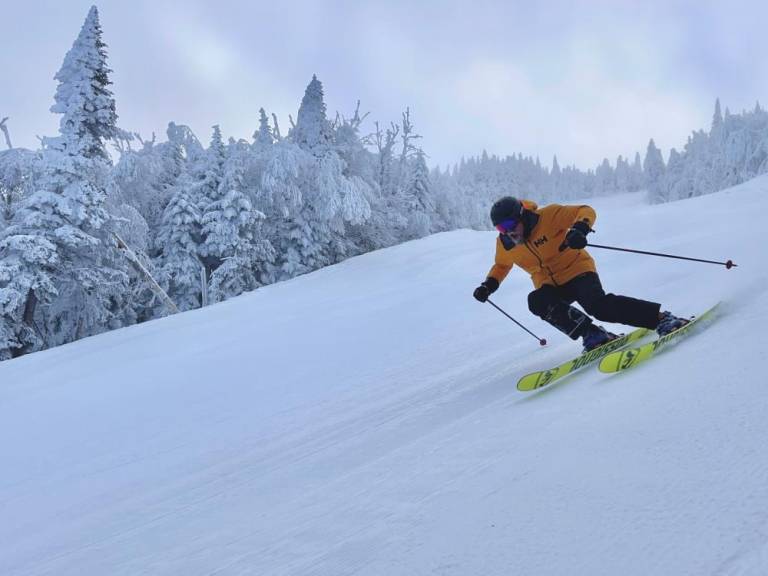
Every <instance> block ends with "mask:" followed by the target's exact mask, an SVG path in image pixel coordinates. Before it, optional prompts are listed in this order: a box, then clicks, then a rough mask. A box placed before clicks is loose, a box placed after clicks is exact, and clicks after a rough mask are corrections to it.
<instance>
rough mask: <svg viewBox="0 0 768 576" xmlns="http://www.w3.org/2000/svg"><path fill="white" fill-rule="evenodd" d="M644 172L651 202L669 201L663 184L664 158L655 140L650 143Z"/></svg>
mask: <svg viewBox="0 0 768 576" xmlns="http://www.w3.org/2000/svg"><path fill="white" fill-rule="evenodd" d="M643 171H644V174H645V186H646V188H647V190H648V198H649V200H650V201H651V202H654V203H658V202H664V201H665V200H667V198H666V190H665V186H664V182H663V178H664V158H662V156H661V151H660V150H659V149H658V148H657V147H656V144H655V143H654V141H653V138H651V140H650V142H648V149H647V150H646V153H645V162H644V163H643Z"/></svg>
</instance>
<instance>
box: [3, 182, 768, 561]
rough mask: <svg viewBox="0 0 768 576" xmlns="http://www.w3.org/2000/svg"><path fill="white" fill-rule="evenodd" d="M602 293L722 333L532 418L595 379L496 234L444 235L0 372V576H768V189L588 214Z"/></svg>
mask: <svg viewBox="0 0 768 576" xmlns="http://www.w3.org/2000/svg"><path fill="white" fill-rule="evenodd" d="M591 203H592V204H593V205H594V206H595V207H596V208H597V210H598V220H597V222H596V224H595V228H596V230H597V233H596V234H595V235H594V236H591V237H590V239H593V240H594V241H595V242H596V243H597V242H599V243H602V244H609V245H610V244H613V245H618V246H625V247H634V248H639V249H644V250H656V251H662V252H672V253H680V254H685V255H690V256H696V257H702V258H711V259H716V260H726V259H728V258H732V259H733V260H734V261H735V262H736V263H737V264H738V265H739V267H738V268H735V269H732V270H726V269H725V267H717V266H711V265H704V264H696V263H688V262H681V261H676V260H668V259H659V258H651V257H645V256H639V255H633V254H622V253H616V252H608V251H600V250H597V249H593V250H592V251H591V253H592V254H593V256H594V257H595V259H596V260H597V263H598V267H599V271H600V273H601V276H602V279H603V284H604V286H605V287H606V288H607V289H608V290H609V291H613V292H616V293H626V294H629V295H634V296H637V297H641V298H642V297H644V298H649V299H657V300H659V301H661V302H663V304H664V307H665V308H667V309H670V310H672V311H673V312H675V313H678V314H693V313H696V312H700V311H703V310H704V309H705V308H707V307H709V306H710V305H711V304H713V303H714V302H716V301H718V300H722V301H723V303H724V304H723V306H721V311H720V314H719V317H718V319H717V320H716V321H715V322H714V323H712V325H711V326H710V327H709V328H707V329H706V330H704V331H702V332H700V333H698V334H696V335H695V336H693V337H691V338H688V339H686V340H684V341H682V342H680V343H679V344H678V345H677V346H676V347H675V348H674V349H673V350H670V351H668V352H665V353H663V354H662V355H660V356H659V357H658V358H656V359H654V360H652V361H651V362H649V363H647V364H645V365H641V366H638V367H637V368H635V369H633V370H631V371H629V372H627V373H624V374H618V375H613V376H609V375H604V374H601V373H599V372H598V371H597V370H596V369H595V368H591V369H587V370H586V371H584V372H581V373H579V374H578V375H575V376H574V377H572V378H569V379H567V380H564V381H562V382H561V383H556V384H554V385H552V386H551V387H549V388H545V389H543V390H541V391H539V392H538V393H529V394H523V393H520V392H518V391H517V390H516V389H515V382H516V381H517V378H518V377H519V376H521V375H523V374H525V373H527V372H530V371H532V370H535V369H539V368H542V367H548V366H550V365H552V364H554V363H556V362H559V361H563V360H566V359H568V358H569V357H570V356H572V355H573V354H575V353H577V352H578V350H579V348H578V345H577V344H576V343H573V342H572V341H570V340H568V339H567V338H565V337H563V336H562V335H559V334H558V333H556V332H555V330H554V329H552V328H550V327H549V326H548V325H546V324H544V323H543V322H541V321H540V320H538V319H537V318H535V317H533V316H532V315H531V314H530V313H529V312H528V311H527V308H526V306H527V304H526V298H525V296H526V294H527V292H528V291H529V290H530V289H531V286H530V281H529V280H528V278H527V277H526V276H525V275H524V274H523V273H522V272H521V271H519V270H513V271H512V273H511V274H510V276H509V277H508V278H507V280H506V281H505V283H504V284H503V285H502V287H501V289H500V291H499V292H497V293H496V295H495V297H494V299H495V301H496V303H497V304H499V305H500V306H502V307H504V309H505V310H506V311H507V312H509V313H510V314H512V315H513V316H515V317H516V318H517V319H519V320H521V321H523V322H525V323H526V325H528V326H529V327H530V328H531V329H532V330H534V331H535V332H537V333H538V334H539V335H540V336H543V337H546V338H547V340H548V341H549V342H550V344H549V346H547V347H545V348H541V347H539V346H538V344H537V343H536V341H535V340H534V339H533V338H531V337H530V336H528V335H527V334H525V333H524V332H522V331H521V330H520V329H519V328H517V327H516V326H515V325H514V324H513V323H512V322H510V321H509V320H507V319H506V318H504V317H503V316H502V315H501V314H499V313H498V312H497V311H495V310H494V309H493V308H492V307H490V306H484V305H481V304H479V303H477V302H475V301H474V300H473V299H472V297H471V293H472V290H473V289H474V287H475V286H476V285H477V283H478V282H479V281H481V280H482V279H483V277H484V274H485V272H486V271H487V270H488V268H489V267H490V264H491V259H492V257H493V249H494V236H493V234H492V233H490V232H472V231H467V230H464V231H456V232H451V233H443V234H437V235H434V236H431V237H428V238H425V239H422V240H418V241H413V242H409V243H406V244H402V245H399V246H396V247H393V248H389V249H386V250H381V251H377V252H373V253H370V254H367V255H364V256H360V257H357V258H352V259H349V260H347V261H344V262H342V263H341V264H338V265H335V266H331V267H328V268H325V269H322V270H320V271H317V272H314V273H312V274H308V275H305V276H302V277H298V278H295V279H293V280H290V281H287V282H283V283H279V284H273V285H269V286H266V287H263V288H260V289H259V290H257V291H255V292H252V293H249V294H245V295H242V296H240V297H237V298H234V299H231V300H229V301H227V302H224V303H221V304H217V305H214V306H210V307H207V308H205V309H202V310H195V311H191V312H187V313H183V314H179V315H176V316H173V317H169V318H165V319H162V320H156V321H153V322H149V323H146V324H142V325H138V326H132V327H129V328H124V329H121V330H117V331H113V332H110V333H107V334H102V335H99V336H95V337H92V338H87V339H84V340H80V341H78V342H75V343H72V344H68V345H65V346H60V347H58V348H54V349H51V350H48V351H45V352H40V353H36V354H31V355H28V356H25V357H22V358H19V359H16V360H11V361H7V362H3V363H0V454H2V474H0V518H2V520H3V521H2V522H0V543H2V544H1V545H0V574H3V575H5V576H11V575H21V574H24V575H33V574H34V575H43V574H55V575H57V576H65V575H70V574H71V575H78V576H82V575H101V574H110V575H123V574H124V575H135V574H180V575H197V574H201V575H202V574H206V575H208V574H217V575H230V574H259V575H262V574H270V575H288V574H296V575H298V574H300V575H309V574H323V575H326V574H327V575H334V576H338V575H346V574H361V575H365V576H375V575H392V574H441V575H476V574H482V575H484V576H495V575H498V576H506V575H509V574H536V575H560V574H594V575H597V574H623V575H638V576H640V575H642V576H645V575H647V574H675V575H686V574H690V575H700V574H718V575H726V576H731V575H737V574H738V575H740V576H742V575H758V574H765V573H768V481H767V480H768V453H767V452H768V448H766V446H768V443H767V442H766V440H768V418H766V413H768V390H767V389H766V378H765V377H764V376H763V375H762V374H761V372H762V370H761V365H760V363H759V360H760V359H761V353H762V352H763V348H764V346H765V341H766V340H765V337H764V336H763V328H764V327H765V326H766V325H767V324H768V288H767V286H768V266H766V261H767V259H766V257H765V254H764V243H763V242H762V241H761V240H762V238H761V236H762V230H763V219H764V214H765V213H766V211H767V210H768V177H761V178H757V179H755V180H752V181H750V182H747V183H745V184H743V185H741V186H738V187H736V188H733V189H730V190H727V191H725V192H721V193H717V194H713V195H709V196H703V197H698V198H694V199H691V200H685V201H679V202H674V203H669V204H663V205H657V206H649V205H645V204H644V203H643V199H642V196H641V195H638V194H634V195H625V196H621V197H615V198H606V199H600V200H594V201H591Z"/></svg>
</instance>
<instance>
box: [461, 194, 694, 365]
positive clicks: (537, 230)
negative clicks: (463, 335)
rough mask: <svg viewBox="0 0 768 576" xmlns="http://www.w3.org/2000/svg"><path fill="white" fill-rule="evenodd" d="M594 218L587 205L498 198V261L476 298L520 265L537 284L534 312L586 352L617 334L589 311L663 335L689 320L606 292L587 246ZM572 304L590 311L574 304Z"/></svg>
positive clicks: (494, 214) (530, 302) (531, 300)
mask: <svg viewBox="0 0 768 576" xmlns="http://www.w3.org/2000/svg"><path fill="white" fill-rule="evenodd" d="M595 218H596V214H595V211H594V210H593V209H592V208H591V207H590V206H586V205H581V206H563V205H560V204H550V205H549V206H544V207H543V208H538V206H537V205H536V203H535V202H532V201H530V200H522V201H521V200H518V199H517V198H514V197H512V196H505V197H503V198H500V199H499V200H497V201H496V202H495V203H494V205H493V207H492V208H491V222H492V223H493V225H494V226H495V227H496V229H497V230H498V231H499V236H498V238H497V239H496V262H495V264H494V265H493V267H492V268H491V270H490V272H488V277H487V278H486V279H485V281H484V282H483V283H482V284H480V286H478V287H477V288H476V289H475V291H474V294H473V295H474V297H475V299H477V300H479V301H480V302H485V301H486V300H488V296H490V295H491V294H493V293H494V292H495V291H496V290H497V289H498V288H499V285H500V284H501V282H502V281H503V280H504V278H505V277H506V276H507V274H508V273H509V271H510V270H511V269H512V266H513V265H515V264H517V265H518V266H520V267H521V268H522V269H523V270H525V271H526V272H528V274H530V275H531V279H532V280H533V285H534V287H535V288H536V289H535V290H534V291H533V292H531V293H530V294H528V308H529V309H530V311H531V312H533V313H534V314H535V315H537V316H539V317H540V318H542V319H543V320H545V321H547V322H549V323H550V324H552V325H553V326H554V327H555V328H557V329H558V330H560V331H561V332H563V333H564V334H566V335H568V336H570V337H571V338H572V339H573V340H577V339H579V338H582V341H583V344H584V351H585V352H587V351H589V350H592V349H594V348H596V347H598V346H601V345H603V344H605V343H606V342H609V341H610V340H612V339H614V338H617V336H616V335H615V334H612V333H611V332H608V331H607V330H605V329H604V328H603V327H601V326H598V325H597V324H595V323H594V322H593V321H592V318H590V317H589V316H588V315H587V314H589V315H590V316H594V317H595V318H596V319H597V320H602V321H604V322H615V323H618V324H629V325H630V326H637V327H644V328H649V329H652V330H656V332H657V333H658V334H659V335H660V336H664V335H666V334H669V333H670V332H672V331H673V330H677V329H678V328H680V327H681V326H684V325H685V324H687V323H688V320H686V319H684V318H678V317H677V316H674V315H673V314H671V313H670V312H661V304H658V303H656V302H648V301H646V300H638V299H636V298H630V297H628V296H617V295H616V294H606V293H605V291H604V290H603V287H602V285H601V283H600V277H599V276H598V275H597V269H596V268H595V261H594V260H592V257H591V256H590V255H589V254H588V253H587V251H586V250H584V248H585V247H586V246H587V234H589V233H590V232H592V225H593V224H594V223H595ZM573 302H578V303H579V304H580V305H581V307H582V308H584V310H585V311H586V312H587V314H585V313H584V312H582V311H581V310H579V309H578V308H575V307H573V306H571V304H572V303H573Z"/></svg>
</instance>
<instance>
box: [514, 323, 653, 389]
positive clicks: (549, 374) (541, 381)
mask: <svg viewBox="0 0 768 576" xmlns="http://www.w3.org/2000/svg"><path fill="white" fill-rule="evenodd" d="M649 332H650V330H648V329H647V328H638V329H637V330H634V331H632V332H630V333H629V334H625V335H623V336H619V337H618V338H616V339H615V340H611V341H610V342H606V343H605V344H603V345H602V346H598V347H597V348H595V349H594V350H590V351H589V352H585V353H584V354H582V355H581V356H579V357H578V358H574V359H573V360H569V361H568V362H565V363H563V364H560V366H556V367H555V368H551V369H549V370H540V371H538V372H532V373H530V374H527V375H526V376H523V377H522V378H520V380H519V381H518V382H517V389H518V390H521V391H523V392H529V391H531V390H536V389H538V388H542V387H544V386H547V385H548V384H552V382H554V381H555V380H560V379H561V378H563V377H565V376H567V375H568V374H571V373H573V372H575V371H576V370H580V369H581V368H583V367H584V366H587V365H589V364H592V363H593V362H597V361H598V360H600V359H601V358H603V357H605V356H606V355H608V354H610V353H611V352H615V351H616V350H619V349H620V348H623V347H624V346H626V345H627V344H630V343H632V342H635V341H637V340H639V339H640V338H642V337H643V336H645V335H646V334H648V333H649Z"/></svg>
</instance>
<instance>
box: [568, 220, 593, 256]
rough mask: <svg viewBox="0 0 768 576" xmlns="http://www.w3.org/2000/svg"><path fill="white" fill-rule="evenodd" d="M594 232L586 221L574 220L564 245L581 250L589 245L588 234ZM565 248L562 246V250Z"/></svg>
mask: <svg viewBox="0 0 768 576" xmlns="http://www.w3.org/2000/svg"><path fill="white" fill-rule="evenodd" d="M590 232H592V228H590V227H589V224H587V223H586V222H574V223H573V226H571V229H570V230H568V233H567V234H566V235H565V242H563V245H564V246H567V247H568V248H573V249H574V250H581V249H582V248H585V247H586V245H587V234H589V233H590ZM562 250H563V248H562V247H561V252H562Z"/></svg>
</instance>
